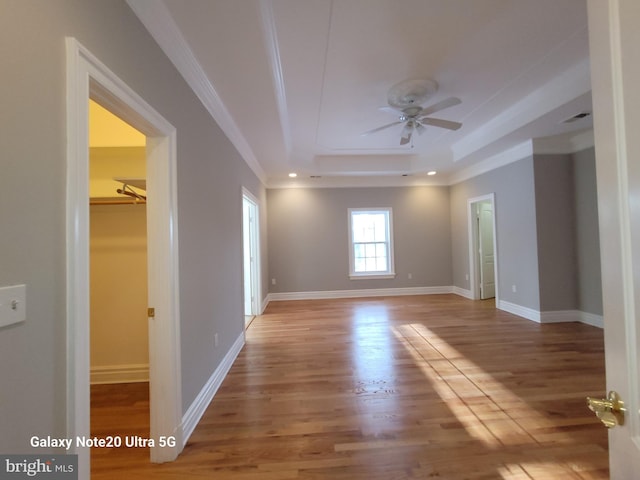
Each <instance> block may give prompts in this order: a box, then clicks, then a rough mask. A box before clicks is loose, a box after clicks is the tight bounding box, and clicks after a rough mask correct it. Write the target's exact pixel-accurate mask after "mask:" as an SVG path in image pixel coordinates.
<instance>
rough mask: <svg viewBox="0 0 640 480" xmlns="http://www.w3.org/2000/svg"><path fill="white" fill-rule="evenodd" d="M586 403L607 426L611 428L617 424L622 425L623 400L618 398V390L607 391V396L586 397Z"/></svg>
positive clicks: (624, 410)
mask: <svg viewBox="0 0 640 480" xmlns="http://www.w3.org/2000/svg"><path fill="white" fill-rule="evenodd" d="M587 405H588V406H589V410H591V411H592V412H594V413H595V414H596V417H598V418H599V419H600V421H601V422H602V423H603V424H604V426H605V427H607V428H613V427H616V426H618V425H624V414H625V412H626V409H625V408H624V402H623V401H622V400H620V395H618V392H614V391H613V390H612V391H611V392H609V395H608V396H607V398H591V397H587Z"/></svg>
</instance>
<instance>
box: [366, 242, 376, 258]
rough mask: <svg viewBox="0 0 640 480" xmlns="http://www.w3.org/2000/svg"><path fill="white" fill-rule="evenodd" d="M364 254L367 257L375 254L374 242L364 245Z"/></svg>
mask: <svg viewBox="0 0 640 480" xmlns="http://www.w3.org/2000/svg"><path fill="white" fill-rule="evenodd" d="M365 252H366V254H365V256H366V257H367V258H371V257H375V256H376V245H375V243H367V244H366V245H365Z"/></svg>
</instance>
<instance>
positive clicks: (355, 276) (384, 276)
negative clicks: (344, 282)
mask: <svg viewBox="0 0 640 480" xmlns="http://www.w3.org/2000/svg"><path fill="white" fill-rule="evenodd" d="M390 278H396V272H389V273H380V274H378V273H352V274H351V275H349V280H388V279H390Z"/></svg>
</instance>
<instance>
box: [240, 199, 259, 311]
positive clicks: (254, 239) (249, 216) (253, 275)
mask: <svg viewBox="0 0 640 480" xmlns="http://www.w3.org/2000/svg"><path fill="white" fill-rule="evenodd" d="M242 212H243V213H242V227H243V228H242V235H243V249H242V250H243V259H244V260H243V269H244V270H243V271H244V314H245V316H251V315H258V314H259V313H260V268H259V267H260V262H259V250H258V246H259V225H258V218H259V217H258V203H257V200H255V199H254V198H253V196H252V195H251V194H250V193H249V192H246V191H245V192H244V194H243V196H242Z"/></svg>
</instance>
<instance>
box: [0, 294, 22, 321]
mask: <svg viewBox="0 0 640 480" xmlns="http://www.w3.org/2000/svg"><path fill="white" fill-rule="evenodd" d="M26 302H27V286H26V285H13V286H11V287H2V288H0V327H6V326H7V325H12V324H14V323H19V322H24V321H25V319H26V318H27V304H26Z"/></svg>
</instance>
